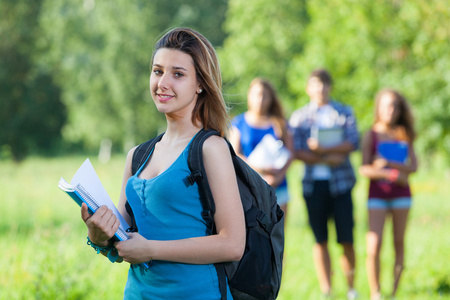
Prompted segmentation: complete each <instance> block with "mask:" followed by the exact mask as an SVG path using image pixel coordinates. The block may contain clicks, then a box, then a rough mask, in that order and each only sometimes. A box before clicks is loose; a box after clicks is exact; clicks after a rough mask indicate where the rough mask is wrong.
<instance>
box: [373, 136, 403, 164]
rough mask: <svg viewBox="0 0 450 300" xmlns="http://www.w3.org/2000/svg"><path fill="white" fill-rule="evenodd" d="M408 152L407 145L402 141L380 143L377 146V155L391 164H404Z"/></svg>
mask: <svg viewBox="0 0 450 300" xmlns="http://www.w3.org/2000/svg"><path fill="white" fill-rule="evenodd" d="M408 152H409V151H408V143H406V142H404V141H389V142H381V143H379V145H378V154H379V155H381V156H382V157H383V158H385V159H387V160H388V161H391V162H396V163H401V164H404V163H405V162H406V159H407V158H408Z"/></svg>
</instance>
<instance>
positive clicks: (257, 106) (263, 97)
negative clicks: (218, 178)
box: [247, 83, 271, 115]
mask: <svg viewBox="0 0 450 300" xmlns="http://www.w3.org/2000/svg"><path fill="white" fill-rule="evenodd" d="M247 101H248V108H249V110H250V111H252V112H255V113H257V114H259V115H267V114H268V110H269V107H270V104H271V102H270V96H269V93H268V92H267V91H266V89H264V86H263V85H262V84H260V83H257V84H254V85H253V86H252V87H251V88H250V90H249V91H248V96H247Z"/></svg>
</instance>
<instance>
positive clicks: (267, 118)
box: [230, 78, 292, 214]
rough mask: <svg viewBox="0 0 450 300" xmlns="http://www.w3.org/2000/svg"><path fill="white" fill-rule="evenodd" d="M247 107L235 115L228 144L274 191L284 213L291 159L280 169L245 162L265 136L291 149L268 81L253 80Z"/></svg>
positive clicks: (276, 99)
mask: <svg viewBox="0 0 450 300" xmlns="http://www.w3.org/2000/svg"><path fill="white" fill-rule="evenodd" d="M247 107H248V110H247V112H245V113H243V114H240V115H238V116H236V117H235V118H234V119H233V120H232V122H231V123H232V125H233V127H232V129H233V130H232V131H231V134H230V142H231V144H232V145H233V147H234V149H236V152H238V155H239V156H241V158H242V159H244V160H246V161H247V163H249V165H250V166H252V167H253V169H255V170H256V171H257V172H258V173H260V174H261V176H262V177H263V178H264V179H265V180H266V181H267V183H268V184H270V185H271V186H273V187H274V188H275V189H276V194H277V201H278V204H279V205H280V207H281V209H282V210H283V211H284V212H285V214H286V213H287V203H288V201H289V194H288V187H287V181H286V171H287V169H288V167H289V164H290V162H291V159H289V160H288V161H287V162H286V164H285V165H284V166H283V167H281V168H274V167H263V168H262V167H259V166H255V165H254V164H253V165H252V163H251V162H250V161H248V160H247V157H248V156H249V155H250V154H251V153H252V151H253V150H254V149H255V147H256V146H257V145H258V143H259V142H260V141H261V140H262V139H263V138H264V136H265V135H266V134H269V135H272V136H273V137H274V138H275V139H276V140H280V141H282V142H283V145H284V146H285V147H286V148H287V149H288V150H289V151H291V150H292V140H291V134H290V132H289V130H288V126H287V121H286V119H285V118H284V113H283V108H282V106H281V102H280V100H279V99H278V96H277V93H276V91H275V89H274V88H273V86H272V85H271V84H270V82H269V81H267V80H265V79H262V78H255V79H253V81H252V82H251V83H250V87H249V90H248V94H247ZM268 165H270V163H269V164H268Z"/></svg>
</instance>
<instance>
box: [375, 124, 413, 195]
mask: <svg viewBox="0 0 450 300" xmlns="http://www.w3.org/2000/svg"><path fill="white" fill-rule="evenodd" d="M370 134H371V137H372V157H374V156H375V154H376V151H377V148H378V138H377V133H376V132H375V131H373V130H371V131H370ZM399 197H411V190H410V188H409V184H408V185H398V184H396V183H390V182H387V181H386V180H383V179H381V180H372V179H371V180H370V185H369V199H370V198H381V199H391V198H399Z"/></svg>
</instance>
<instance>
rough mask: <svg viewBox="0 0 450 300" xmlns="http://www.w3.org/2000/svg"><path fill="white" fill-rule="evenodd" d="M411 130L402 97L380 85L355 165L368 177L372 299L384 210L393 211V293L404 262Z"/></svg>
mask: <svg viewBox="0 0 450 300" xmlns="http://www.w3.org/2000/svg"><path fill="white" fill-rule="evenodd" d="M415 136H416V134H415V131H414V122H413V117H412V113H411V109H410V106H409V104H408V102H407V100H406V98H405V97H404V96H403V95H402V94H400V93H399V92H398V91H395V90H392V89H383V90H381V91H380V92H379V93H378V94H377V95H376V97H375V120H374V124H373V125H372V128H371V129H370V131H368V132H367V133H366V134H365V136H364V139H363V143H362V154H363V157H362V160H363V162H362V166H361V167H360V168H359V172H360V174H361V175H362V176H365V177H368V178H369V179H370V186H369V200H368V210H369V232H368V233H367V261H366V268H367V277H368V280H369V286H370V294H371V299H374V300H375V299H380V298H381V286H380V251H381V244H382V240H383V228H384V223H385V219H386V217H387V216H388V215H391V216H392V223H393V236H394V250H395V262H394V269H393V275H394V277H393V278H394V282H393V289H392V293H391V295H392V296H395V294H396V291H397V288H398V284H399V281H400V277H401V274H402V271H403V268H404V237H405V231H406V223H407V218H408V213H409V210H410V207H411V190H410V187H409V184H408V176H409V174H411V173H413V172H415V171H416V170H417V159H416V155H415V152H414V147H413V143H414V140H415Z"/></svg>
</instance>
